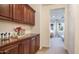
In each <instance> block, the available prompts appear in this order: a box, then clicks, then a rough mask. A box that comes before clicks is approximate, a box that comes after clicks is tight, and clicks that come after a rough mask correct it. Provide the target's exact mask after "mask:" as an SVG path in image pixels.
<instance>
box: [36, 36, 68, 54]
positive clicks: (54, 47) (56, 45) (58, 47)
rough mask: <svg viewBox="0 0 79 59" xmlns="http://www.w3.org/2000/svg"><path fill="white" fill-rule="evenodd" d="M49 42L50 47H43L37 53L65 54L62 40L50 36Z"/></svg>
mask: <svg viewBox="0 0 79 59" xmlns="http://www.w3.org/2000/svg"><path fill="white" fill-rule="evenodd" d="M50 43H51V44H50V45H51V47H50V48H47V47H43V48H42V49H41V50H39V51H38V52H37V54H67V52H66V50H65V49H64V42H63V40H62V39H61V38H56V37H54V38H51V39H50Z"/></svg>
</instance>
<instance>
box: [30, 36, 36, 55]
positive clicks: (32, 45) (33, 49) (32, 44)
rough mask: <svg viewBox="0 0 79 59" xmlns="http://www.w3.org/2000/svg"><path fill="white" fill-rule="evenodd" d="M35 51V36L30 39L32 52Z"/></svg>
mask: <svg viewBox="0 0 79 59" xmlns="http://www.w3.org/2000/svg"><path fill="white" fill-rule="evenodd" d="M34 53H35V37H33V38H31V40H30V54H34Z"/></svg>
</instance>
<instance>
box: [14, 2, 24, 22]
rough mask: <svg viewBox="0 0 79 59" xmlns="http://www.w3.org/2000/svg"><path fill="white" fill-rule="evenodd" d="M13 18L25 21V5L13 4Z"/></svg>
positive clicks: (16, 20)
mask: <svg viewBox="0 0 79 59" xmlns="http://www.w3.org/2000/svg"><path fill="white" fill-rule="evenodd" d="M13 19H14V21H15V22H20V23H23V21H24V6H23V5H22V4H14V5H13Z"/></svg>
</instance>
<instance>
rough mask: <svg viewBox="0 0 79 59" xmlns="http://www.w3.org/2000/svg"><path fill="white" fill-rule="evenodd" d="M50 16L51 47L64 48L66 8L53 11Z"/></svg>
mask: <svg viewBox="0 0 79 59" xmlns="http://www.w3.org/2000/svg"><path fill="white" fill-rule="evenodd" d="M50 16H51V19H50V43H51V45H50V46H51V48H58V47H62V48H64V8H58V9H52V10H51V11H50Z"/></svg>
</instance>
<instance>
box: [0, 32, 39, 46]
mask: <svg viewBox="0 0 79 59" xmlns="http://www.w3.org/2000/svg"><path fill="white" fill-rule="evenodd" d="M36 35H39V34H36V33H30V34H25V35H23V36H18V37H17V38H9V40H6V41H4V42H0V47H2V46H5V45H8V44H11V43H14V42H17V41H20V40H24V39H27V38H31V37H33V36H36Z"/></svg>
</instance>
